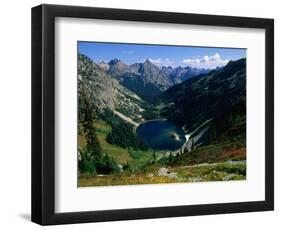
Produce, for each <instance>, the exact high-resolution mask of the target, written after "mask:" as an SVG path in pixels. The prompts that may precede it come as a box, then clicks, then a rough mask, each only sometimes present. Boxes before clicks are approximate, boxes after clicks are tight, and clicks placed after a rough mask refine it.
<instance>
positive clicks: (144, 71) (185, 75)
mask: <svg viewBox="0 0 281 230" xmlns="http://www.w3.org/2000/svg"><path fill="white" fill-rule="evenodd" d="M98 65H99V66H100V68H101V69H103V70H104V71H105V72H106V73H108V74H109V75H110V76H112V77H114V78H115V79H116V80H118V82H119V83H120V84H122V85H123V86H125V87H126V88H128V89H129V90H131V91H132V92H135V93H136V94H138V95H139V96H141V97H144V98H146V99H148V98H149V97H155V96H157V95H159V94H160V93H161V92H163V91H165V90H166V89H168V88H169V87H171V86H173V85H175V84H178V83H181V82H183V81H185V80H187V79H189V78H192V77H194V76H196V75H199V74H206V73H208V72H209V71H210V69H199V68H192V67H190V66H186V67H181V66H178V67H175V68H172V67H171V66H163V67H158V66H157V65H155V64H153V63H152V62H151V61H150V60H149V59H147V60H145V61H144V62H143V63H134V64H132V65H127V64H125V63H124V62H122V61H121V60H120V59H113V60H111V61H109V62H108V63H106V62H104V61H102V62H100V63H98Z"/></svg>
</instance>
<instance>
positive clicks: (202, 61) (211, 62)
mask: <svg viewBox="0 0 281 230" xmlns="http://www.w3.org/2000/svg"><path fill="white" fill-rule="evenodd" d="M228 62H229V60H223V59H221V56H220V55H219V54H218V53H216V54H214V55H213V56H207V55H206V56H204V57H202V58H191V59H183V60H182V63H183V64H185V65H188V66H191V67H196V68H208V69H214V68H216V67H221V66H224V65H226V64H227V63H228Z"/></svg>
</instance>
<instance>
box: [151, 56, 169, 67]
mask: <svg viewBox="0 0 281 230" xmlns="http://www.w3.org/2000/svg"><path fill="white" fill-rule="evenodd" d="M148 60H149V61H151V62H152V63H153V64H154V65H158V66H170V65H173V64H174V61H172V60H170V59H169V58H164V59H162V58H156V59H152V58H149V59H148Z"/></svg>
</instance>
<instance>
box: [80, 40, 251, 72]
mask: <svg viewBox="0 0 281 230" xmlns="http://www.w3.org/2000/svg"><path fill="white" fill-rule="evenodd" d="M78 51H79V53H81V54H85V55H87V56H88V57H90V58H91V59H92V60H93V61H95V62H100V61H105V62H108V61H110V60H112V59H114V58H117V59H121V60H122V61H123V62H125V63H126V64H128V65H131V64H133V63H136V62H143V61H144V60H146V59H149V60H150V61H151V62H153V63H154V64H156V65H158V66H169V65H170V66H172V67H176V66H179V65H181V66H186V65H188V66H192V67H197V68H216V67H217V66H224V65H226V64H227V62H228V61H229V60H237V59H240V58H242V57H246V49H231V48H213V47H212V48H209V47H191V46H160V45H142V44H122V43H103V42H78Z"/></svg>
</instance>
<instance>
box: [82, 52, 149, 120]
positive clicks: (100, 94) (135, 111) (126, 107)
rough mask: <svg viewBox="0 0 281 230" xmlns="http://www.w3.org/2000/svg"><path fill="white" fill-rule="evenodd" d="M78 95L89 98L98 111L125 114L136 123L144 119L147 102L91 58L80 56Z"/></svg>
mask: <svg viewBox="0 0 281 230" xmlns="http://www.w3.org/2000/svg"><path fill="white" fill-rule="evenodd" d="M78 93H79V97H81V96H87V97H88V98H89V100H90V101H91V102H92V105H93V106H94V107H95V108H97V110H98V111H102V110H104V109H105V108H110V109H111V110H113V111H114V110H115V111H119V112H120V113H122V114H123V113H125V112H126V115H125V116H127V117H129V118H130V119H132V120H134V121H139V120H141V119H142V112H143V111H144V109H143V108H142V107H143V106H144V105H145V102H144V101H143V100H142V99H140V98H139V97H138V96H137V95H136V94H134V93H133V92H131V91H130V90H128V89H126V88H125V87H123V86H122V85H120V84H119V82H118V81H117V80H116V79H114V78H112V77H111V76H110V75H108V73H107V72H106V71H105V69H104V68H102V67H100V66H99V65H97V64H96V63H95V62H93V61H92V60H91V59H90V58H88V57H87V56H85V55H81V54H79V56H78Z"/></svg>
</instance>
